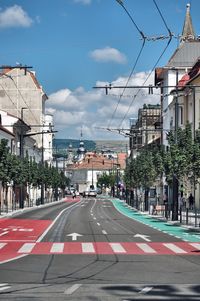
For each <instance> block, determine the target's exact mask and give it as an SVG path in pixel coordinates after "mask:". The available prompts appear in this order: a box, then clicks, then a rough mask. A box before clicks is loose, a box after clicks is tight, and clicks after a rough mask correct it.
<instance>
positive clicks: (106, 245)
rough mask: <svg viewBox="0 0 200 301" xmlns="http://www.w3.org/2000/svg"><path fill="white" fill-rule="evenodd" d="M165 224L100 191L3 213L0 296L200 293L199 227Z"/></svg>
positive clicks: (180, 296)
mask: <svg viewBox="0 0 200 301" xmlns="http://www.w3.org/2000/svg"><path fill="white" fill-rule="evenodd" d="M145 219H146V221H147V222H145ZM150 222H151V223H154V224H155V227H154V226H152V225H150ZM157 224H158V226H157ZM161 224H162V227H163V224H164V222H160V221H159V220H158V219H153V218H152V217H149V216H142V215H141V214H140V213H139V212H133V210H131V209H130V208H128V207H127V205H126V204H125V203H124V202H122V201H119V200H113V199H109V198H102V197H101V198H99V197H97V198H90V199H89V198H85V199H82V200H80V198H77V199H75V200H72V199H70V198H68V199H65V201H64V202H58V203H55V204H53V205H51V206H44V207H40V208H38V209H32V210H27V211H24V213H21V214H17V215H15V216H13V218H6V217H4V218H2V219H1V220H0V228H1V229H0V261H1V266H0V267H1V268H0V300H95V301H97V300H120V301H122V300H123V301H125V300H129V301H131V300H160V299H161V298H162V300H198V298H199V292H200V285H199V274H200V267H199V254H200V243H199V234H200V233H198V232H196V233H192V232H191V233H188V231H187V230H184V231H185V232H186V233H185V236H183V234H182V239H181V238H179V237H178V236H177V235H178V234H177V231H175V230H174V228H175V226H171V225H168V228H169V231H168V232H167V231H165V230H162V229H161V228H162V227H161ZM156 227H157V228H156ZM159 228H160V229H159ZM178 228H180V227H178ZM180 237H181V236H180ZM186 296H187V298H186V299H184V298H185V297H186Z"/></svg>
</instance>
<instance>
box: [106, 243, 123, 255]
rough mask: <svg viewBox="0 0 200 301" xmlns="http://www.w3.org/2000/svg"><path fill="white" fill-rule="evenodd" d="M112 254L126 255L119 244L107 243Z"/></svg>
mask: <svg viewBox="0 0 200 301" xmlns="http://www.w3.org/2000/svg"><path fill="white" fill-rule="evenodd" d="M109 244H110V246H111V248H112V250H113V252H114V253H126V250H125V249H124V248H123V247H122V245H121V244H120V243H112V242H111V243H109Z"/></svg>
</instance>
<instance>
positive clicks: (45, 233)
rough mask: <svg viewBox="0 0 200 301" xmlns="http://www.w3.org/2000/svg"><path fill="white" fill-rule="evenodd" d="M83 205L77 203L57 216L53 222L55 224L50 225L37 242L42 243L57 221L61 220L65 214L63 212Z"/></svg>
mask: <svg viewBox="0 0 200 301" xmlns="http://www.w3.org/2000/svg"><path fill="white" fill-rule="evenodd" d="M80 205H81V204H80V203H75V204H72V205H71V206H69V207H67V208H65V209H63V210H62V211H61V212H60V213H59V214H58V215H57V216H56V218H55V219H54V220H53V222H52V223H51V224H50V225H49V227H48V228H47V229H46V230H45V231H44V232H43V233H42V235H41V236H40V237H39V238H38V239H37V240H36V242H40V241H42V239H43V238H44V237H45V236H46V235H47V233H48V232H49V230H50V229H51V228H52V227H53V226H54V224H55V223H56V221H57V220H58V219H59V217H60V216H61V215H62V214H63V212H65V211H67V210H69V209H71V208H73V207H78V206H80Z"/></svg>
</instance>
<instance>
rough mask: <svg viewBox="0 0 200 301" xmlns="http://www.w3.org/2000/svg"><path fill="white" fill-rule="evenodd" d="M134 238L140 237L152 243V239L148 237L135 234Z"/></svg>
mask: <svg viewBox="0 0 200 301" xmlns="http://www.w3.org/2000/svg"><path fill="white" fill-rule="evenodd" d="M134 237H140V238H142V239H144V240H146V241H151V239H149V238H148V237H149V236H148V235H143V234H135V235H134Z"/></svg>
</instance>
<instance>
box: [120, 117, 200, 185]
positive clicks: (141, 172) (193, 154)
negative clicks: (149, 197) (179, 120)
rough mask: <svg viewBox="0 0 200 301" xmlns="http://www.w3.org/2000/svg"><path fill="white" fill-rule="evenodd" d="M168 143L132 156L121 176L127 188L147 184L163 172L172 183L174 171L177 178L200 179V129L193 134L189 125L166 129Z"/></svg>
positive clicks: (169, 182)
mask: <svg viewBox="0 0 200 301" xmlns="http://www.w3.org/2000/svg"><path fill="white" fill-rule="evenodd" d="M168 143H169V146H168V147H166V148H165V149H164V148H163V147H161V146H159V147H154V148H146V149H143V150H142V151H141V152H140V153H139V154H138V156H137V157H136V158H135V159H133V160H131V161H130V162H129V163H128V164H127V166H126V169H125V174H124V180H125V183H126V186H127V188H130V187H138V188H139V187H141V186H142V187H144V188H148V187H150V186H151V185H152V184H153V183H154V182H155V180H156V179H157V178H158V177H160V178H161V177H162V175H163V173H164V174H165V176H166V179H167V182H168V184H169V185H170V184H171V183H172V179H173V175H176V177H177V179H178V180H179V181H181V180H183V178H188V179H189V180H191V182H192V183H194V182H197V181H198V180H199V179H200V130H198V131H196V133H195V137H193V136H192V129H191V125H190V124H189V123H188V124H186V126H185V128H184V129H181V128H179V129H178V132H177V137H176V136H175V133H174V131H170V132H169V133H168Z"/></svg>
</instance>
